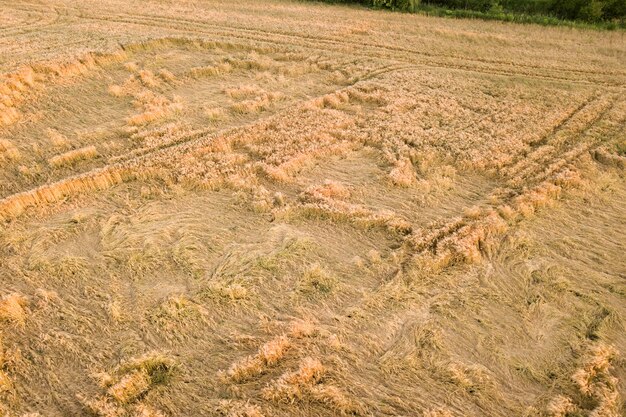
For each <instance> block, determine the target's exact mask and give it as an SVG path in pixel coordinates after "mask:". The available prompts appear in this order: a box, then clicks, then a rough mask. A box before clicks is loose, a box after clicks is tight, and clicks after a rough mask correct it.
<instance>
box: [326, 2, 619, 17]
mask: <svg viewBox="0 0 626 417" xmlns="http://www.w3.org/2000/svg"><path fill="white" fill-rule="evenodd" d="M336 2H343V3H360V4H364V5H367V6H372V7H378V8H384V9H393V10H402V11H413V12H415V11H418V10H420V9H421V10H423V9H425V8H428V7H430V6H435V7H441V8H444V9H449V10H466V11H474V12H478V13H485V14H491V15H493V16H497V15H498V14H502V15H504V14H505V13H517V14H524V15H543V16H550V17H555V18H559V19H567V20H578V21H584V22H590V23H596V22H611V21H613V22H618V21H619V22H622V23H623V22H624V20H626V0H338V1H336Z"/></svg>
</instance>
